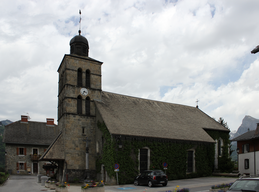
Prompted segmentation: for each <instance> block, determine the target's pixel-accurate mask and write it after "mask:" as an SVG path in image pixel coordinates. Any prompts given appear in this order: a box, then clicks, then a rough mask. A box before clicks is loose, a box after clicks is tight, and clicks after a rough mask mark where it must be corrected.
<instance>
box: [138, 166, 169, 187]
mask: <svg viewBox="0 0 259 192" xmlns="http://www.w3.org/2000/svg"><path fill="white" fill-rule="evenodd" d="M167 182H168V178H167V175H166V174H165V173H164V172H163V171H162V170H148V171H144V172H143V173H142V174H140V175H139V176H137V177H136V178H135V180H134V185H148V186H149V187H152V186H153V185H157V184H162V185H163V186H166V185H167Z"/></svg>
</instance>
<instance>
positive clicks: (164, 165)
mask: <svg viewBox="0 0 259 192" xmlns="http://www.w3.org/2000/svg"><path fill="white" fill-rule="evenodd" d="M167 166H168V164H167V163H166V162H164V163H163V167H164V170H165V174H166V170H167Z"/></svg>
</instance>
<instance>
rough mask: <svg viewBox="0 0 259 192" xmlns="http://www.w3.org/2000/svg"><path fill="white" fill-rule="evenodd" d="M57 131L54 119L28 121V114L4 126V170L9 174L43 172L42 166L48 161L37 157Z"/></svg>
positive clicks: (55, 135)
mask: <svg viewBox="0 0 259 192" xmlns="http://www.w3.org/2000/svg"><path fill="white" fill-rule="evenodd" d="M58 133H59V130H58V127H57V125H55V124H54V119H49V118H48V119H47V122H44V123H43V122H34V121H28V116H24V115H22V116H21V120H19V121H16V122H13V123H11V124H9V125H6V126H5V132H4V137H3V142H4V143H5V153H6V154H5V158H6V161H5V162H6V165H5V166H6V167H5V168H6V171H8V172H9V173H10V174H23V175H24V174H43V175H46V171H45V170H44V169H43V168H42V166H43V165H44V164H46V163H48V162H46V161H45V162H44V161H39V158H40V157H41V155H43V153H44V152H45V151H46V149H47V148H48V147H49V145H50V144H51V142H52V141H53V140H54V139H55V138H56V137H57V135H58Z"/></svg>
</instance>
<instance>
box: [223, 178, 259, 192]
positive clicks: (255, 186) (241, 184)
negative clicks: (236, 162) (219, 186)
mask: <svg viewBox="0 0 259 192" xmlns="http://www.w3.org/2000/svg"><path fill="white" fill-rule="evenodd" d="M235 191H237V192H244V191H249V192H251V191H252V192H257V191H258V192H259V177H240V178H239V179H237V180H236V181H235V182H234V183H233V184H232V185H231V187H230V188H229V189H228V190H227V192H235Z"/></svg>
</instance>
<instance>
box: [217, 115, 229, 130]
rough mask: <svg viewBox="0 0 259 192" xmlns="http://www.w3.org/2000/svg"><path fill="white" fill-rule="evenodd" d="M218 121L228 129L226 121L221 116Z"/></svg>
mask: <svg viewBox="0 0 259 192" xmlns="http://www.w3.org/2000/svg"><path fill="white" fill-rule="evenodd" d="M218 122H219V123H220V124H221V125H223V126H224V127H226V128H227V129H229V127H228V124H227V122H226V121H225V120H224V119H223V118H222V117H220V118H219V120H218Z"/></svg>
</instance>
